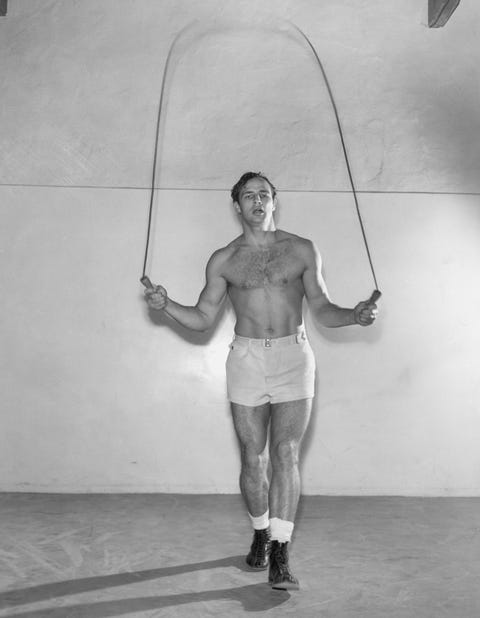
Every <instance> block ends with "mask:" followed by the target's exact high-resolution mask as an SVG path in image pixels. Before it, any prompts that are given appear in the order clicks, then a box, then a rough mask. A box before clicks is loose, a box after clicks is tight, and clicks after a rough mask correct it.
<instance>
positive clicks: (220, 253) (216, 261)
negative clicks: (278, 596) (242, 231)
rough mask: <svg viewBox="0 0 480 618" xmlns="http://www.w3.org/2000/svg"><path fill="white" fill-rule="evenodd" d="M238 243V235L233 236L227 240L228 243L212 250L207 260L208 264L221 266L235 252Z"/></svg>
mask: <svg viewBox="0 0 480 618" xmlns="http://www.w3.org/2000/svg"><path fill="white" fill-rule="evenodd" d="M239 244H240V237H238V238H235V239H234V240H232V241H231V242H229V243H228V245H225V246H224V247H220V248H219V249H217V250H216V251H214V252H213V253H212V255H211V256H210V259H209V260H208V264H209V266H210V267H217V268H221V267H222V266H223V265H224V264H225V263H226V262H227V261H228V260H229V259H230V257H231V256H232V255H233V254H234V253H235V251H236V250H237V247H238V246H239Z"/></svg>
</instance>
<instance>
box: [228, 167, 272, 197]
mask: <svg viewBox="0 0 480 618" xmlns="http://www.w3.org/2000/svg"><path fill="white" fill-rule="evenodd" d="M252 178H262V179H263V180H266V181H267V182H268V184H269V185H270V188H271V190H272V197H273V198H275V196H276V195H277V190H276V189H275V187H274V186H273V184H272V183H271V182H270V181H269V180H268V178H267V177H266V176H265V175H264V174H262V172H245V174H243V175H242V176H241V178H240V180H239V181H238V182H237V183H236V184H234V185H233V188H232V191H231V193H230V195H231V196H232V200H233V201H234V202H238V200H239V198H240V191H241V190H242V189H243V187H244V186H245V185H246V184H247V182H248V181H249V180H252Z"/></svg>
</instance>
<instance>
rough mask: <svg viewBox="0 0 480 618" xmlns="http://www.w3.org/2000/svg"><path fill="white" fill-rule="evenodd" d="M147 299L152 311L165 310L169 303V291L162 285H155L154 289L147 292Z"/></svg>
mask: <svg viewBox="0 0 480 618" xmlns="http://www.w3.org/2000/svg"><path fill="white" fill-rule="evenodd" d="M145 299H146V301H147V304H148V306H149V307H150V309H155V310H156V311H159V310H161V309H165V307H166V306H167V303H168V296H167V290H166V289H165V288H163V287H162V286H161V285H154V286H153V289H147V290H145Z"/></svg>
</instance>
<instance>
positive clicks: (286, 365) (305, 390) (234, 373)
mask: <svg viewBox="0 0 480 618" xmlns="http://www.w3.org/2000/svg"><path fill="white" fill-rule="evenodd" d="M226 370H227V394H228V399H229V400H230V401H231V402H233V403H238V404H241V405H244V406H252V407H253V406H259V405H262V404H264V403H268V402H270V403H280V402H283V401H295V400H297V399H308V398H311V397H313V395H314V391H315V357H314V354H313V351H312V348H311V347H310V344H309V343H308V341H307V338H306V335H305V332H304V331H302V332H300V333H299V334H296V335H289V336H288V337H278V338H275V339H250V338H248V337H239V336H235V338H234V340H233V342H232V343H231V345H230V352H229V354H228V357H227V362H226Z"/></svg>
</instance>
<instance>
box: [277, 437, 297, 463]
mask: <svg viewBox="0 0 480 618" xmlns="http://www.w3.org/2000/svg"><path fill="white" fill-rule="evenodd" d="M298 451H299V444H298V442H297V441H296V440H281V441H280V442H278V443H277V444H275V445H274V447H273V449H272V452H271V458H272V466H273V467H274V468H277V467H287V468H290V467H292V466H296V465H297V464H298Z"/></svg>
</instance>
